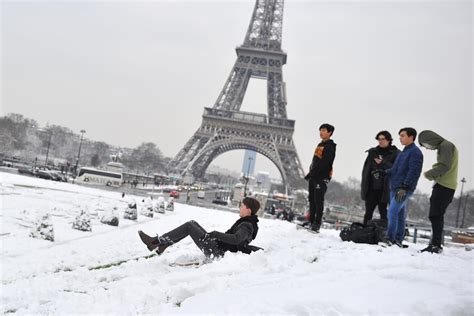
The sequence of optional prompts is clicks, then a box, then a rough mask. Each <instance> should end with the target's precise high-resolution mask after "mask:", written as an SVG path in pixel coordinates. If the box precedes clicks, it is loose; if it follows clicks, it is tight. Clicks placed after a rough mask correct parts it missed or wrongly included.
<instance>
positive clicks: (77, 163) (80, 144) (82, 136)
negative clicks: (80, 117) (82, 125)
mask: <svg viewBox="0 0 474 316" xmlns="http://www.w3.org/2000/svg"><path fill="white" fill-rule="evenodd" d="M85 132H86V131H85V130H83V129H81V141H80V142H79V151H78V152H77V159H76V167H75V168H74V169H75V170H74V172H75V173H76V175H77V168H78V166H79V159H80V158H81V148H82V141H83V140H84V133H85Z"/></svg>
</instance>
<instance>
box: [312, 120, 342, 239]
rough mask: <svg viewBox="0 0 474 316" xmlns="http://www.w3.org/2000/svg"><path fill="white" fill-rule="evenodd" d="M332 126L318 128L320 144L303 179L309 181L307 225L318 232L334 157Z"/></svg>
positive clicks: (334, 145)
mask: <svg viewBox="0 0 474 316" xmlns="http://www.w3.org/2000/svg"><path fill="white" fill-rule="evenodd" d="M333 132H334V126H332V125H330V124H323V125H321V126H320V127H319V136H320V137H321V140H322V141H321V142H320V143H319V144H318V147H316V150H315V151H314V156H313V161H312V162H311V166H310V167H309V173H308V174H307V175H306V177H305V179H306V180H308V181H309V185H308V192H309V224H310V229H311V230H313V231H315V232H319V228H320V227H321V222H322V219H323V210H324V195H325V194H326V190H327V185H328V183H329V181H331V177H332V164H333V162H334V158H335V157H336V144H335V143H334V142H333V141H332V139H330V138H331V136H332V133H333Z"/></svg>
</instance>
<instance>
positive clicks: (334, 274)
mask: <svg viewBox="0 0 474 316" xmlns="http://www.w3.org/2000/svg"><path fill="white" fill-rule="evenodd" d="M0 184H1V185H0V199H1V217H2V225H1V228H0V236H1V237H0V241H1V250H2V251H1V263H2V266H1V279H2V291H1V292H2V293H1V302H0V303H1V312H3V313H6V312H17V313H21V314H26V313H48V314H69V313H109V314H127V313H130V314H136V313H161V314H189V313H205V314H209V313H212V314H230V313H232V314H246V315H247V314H297V315H310V314H336V315H337V314H371V315H384V314H388V313H389V314H410V315H426V314H442V315H463V314H465V315H471V313H472V311H473V310H474V306H473V297H474V290H473V281H474V278H473V266H474V265H473V263H474V260H473V259H474V252H467V251H464V250H463V249H456V248H445V252H444V253H443V254H442V255H432V254H425V253H423V254H419V253H417V250H419V249H420V248H421V247H422V245H416V244H411V243H409V245H410V247H409V248H408V249H399V248H394V247H392V248H381V247H379V246H373V245H360V244H354V243H347V242H341V241H340V239H339V237H338V232H336V231H332V230H325V229H323V230H322V231H321V233H320V234H318V235H314V234H311V233H308V232H306V231H302V230H296V228H295V225H294V224H290V223H287V222H282V221H278V220H267V219H261V221H260V223H259V224H260V225H259V226H260V231H259V235H258V237H257V239H256V240H255V241H254V242H253V244H255V245H258V246H261V247H263V248H265V251H264V252H262V251H260V252H257V253H253V254H251V255H245V254H234V253H228V254H226V255H225V256H224V258H222V259H221V260H218V261H214V262H211V263H208V264H204V265H202V266H199V267H171V266H170V264H172V263H174V262H176V261H177V260H181V259H182V258H183V257H187V258H201V259H202V258H203V255H202V254H201V252H200V251H199V250H198V248H197V247H195V246H194V244H193V242H192V240H191V239H190V238H186V239H184V240H183V241H181V242H180V243H179V244H176V245H173V246H172V247H169V248H168V249H167V250H166V252H165V253H164V254H163V255H162V256H154V257H152V258H149V259H144V258H141V259H137V260H129V259H131V258H136V257H143V256H147V255H149V254H150V252H148V250H147V249H146V247H145V246H144V245H143V244H142V243H141V241H140V239H139V238H138V235H137V230H138V229H141V230H143V231H145V232H147V233H149V234H153V233H159V234H162V233H164V232H166V231H168V230H170V229H172V228H174V227H176V226H178V225H180V224H182V223H183V222H185V221H188V220H191V219H194V220H196V221H198V222H199V223H200V224H201V225H202V226H203V227H204V228H206V229H207V230H208V231H212V230H220V231H225V230H227V229H228V228H229V227H230V226H231V225H232V224H233V223H234V221H235V220H237V215H236V214H234V213H228V212H222V211H216V210H209V209H203V208H198V207H192V206H187V205H182V204H178V203H176V204H175V212H166V213H165V214H158V213H155V214H154V215H155V216H154V217H153V218H148V217H144V216H141V215H139V216H138V220H137V221H132V220H127V219H123V212H124V211H125V209H126V208H127V204H128V202H129V201H130V199H135V200H136V201H137V203H138V205H137V206H138V207H140V202H141V199H142V198H140V197H131V196H127V197H126V199H122V198H121V194H120V192H110V191H101V190H98V189H92V188H87V187H82V186H76V185H72V184H66V183H56V182H51V181H47V180H42V179H35V178H29V177H24V176H19V175H12V174H6V173H0ZM114 207H116V208H117V210H118V214H120V226H119V227H113V226H110V225H104V224H101V223H100V217H101V215H102V214H101V213H102V212H103V211H102V210H104V211H106V210H110V209H113V208H114ZM81 210H88V211H89V212H90V213H91V214H92V231H91V232H83V231H78V230H74V229H72V221H73V220H74V218H75V216H77V215H78V214H79V213H80V211H81ZM38 212H48V213H49V214H51V221H52V223H53V225H54V232H55V241H54V242H50V241H46V240H40V239H34V238H30V237H28V235H29V233H30V231H31V225H33V220H34V219H35V218H36V215H37V213H38ZM94 214H95V216H94ZM125 260H129V261H127V262H124V263H122V264H119V265H118V264H117V263H119V262H121V261H125ZM100 266H102V267H103V268H101V269H92V270H91V268H93V267H100ZM104 266H108V267H107V268H105V267H104Z"/></svg>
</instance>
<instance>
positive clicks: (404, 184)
mask: <svg viewBox="0 0 474 316" xmlns="http://www.w3.org/2000/svg"><path fill="white" fill-rule="evenodd" d="M398 135H399V136H400V143H401V144H402V145H403V146H405V147H404V148H403V151H402V152H401V153H400V154H398V156H397V159H396V160H395V163H394V164H393V166H392V168H391V169H389V170H388V171H387V173H388V175H389V181H390V207H389V209H388V227H387V234H386V239H385V243H387V244H388V245H392V244H396V245H397V246H399V247H402V240H403V238H404V237H405V220H406V215H407V211H406V203H407V200H408V199H409V198H410V196H412V194H413V192H414V191H415V189H416V185H417V183H418V179H419V178H420V175H421V169H422V167H423V154H422V153H421V150H420V148H418V147H417V146H416V144H415V139H416V130H415V129H414V128H411V127H405V128H402V129H401V130H400V131H399V132H398Z"/></svg>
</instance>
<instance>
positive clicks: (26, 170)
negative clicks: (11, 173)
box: [18, 166, 35, 176]
mask: <svg viewBox="0 0 474 316" xmlns="http://www.w3.org/2000/svg"><path fill="white" fill-rule="evenodd" d="M18 173H19V174H29V175H31V176H33V175H34V174H35V172H34V170H33V168H31V167H27V166H21V167H18Z"/></svg>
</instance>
